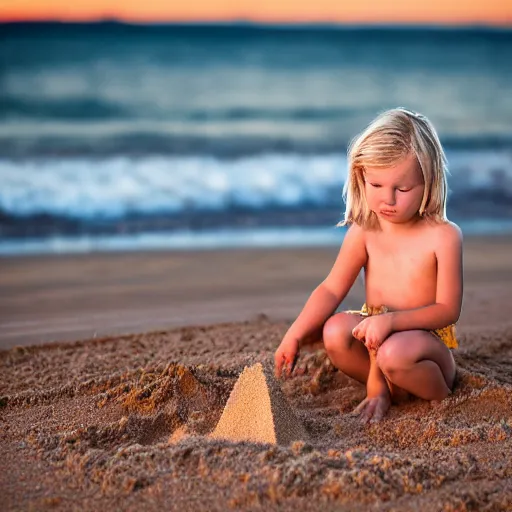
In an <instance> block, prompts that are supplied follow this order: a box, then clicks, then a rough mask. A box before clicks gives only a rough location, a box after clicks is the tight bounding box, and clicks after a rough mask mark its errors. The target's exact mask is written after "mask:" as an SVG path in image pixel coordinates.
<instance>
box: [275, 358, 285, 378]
mask: <svg viewBox="0 0 512 512" xmlns="http://www.w3.org/2000/svg"><path fill="white" fill-rule="evenodd" d="M283 364H284V356H283V355H281V356H279V357H277V358H276V371H275V374H276V378H277V379H279V377H281V372H282V369H283Z"/></svg>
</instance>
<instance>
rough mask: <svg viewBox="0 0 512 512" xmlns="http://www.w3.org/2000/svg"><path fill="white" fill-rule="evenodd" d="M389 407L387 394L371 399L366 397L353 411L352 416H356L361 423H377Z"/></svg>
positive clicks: (389, 402)
mask: <svg viewBox="0 0 512 512" xmlns="http://www.w3.org/2000/svg"><path fill="white" fill-rule="evenodd" d="M390 406H391V398H390V395H389V393H384V394H380V395H377V396H373V397H366V398H365V399H364V400H363V401H362V402H361V403H360V404H359V405H358V406H357V407H356V408H355V409H354V412H353V414H355V415H358V416H359V419H360V420H361V422H362V423H368V422H371V423H377V422H378V421H380V420H381V419H382V418H384V416H385V414H386V413H387V412H388V409H389V408H390Z"/></svg>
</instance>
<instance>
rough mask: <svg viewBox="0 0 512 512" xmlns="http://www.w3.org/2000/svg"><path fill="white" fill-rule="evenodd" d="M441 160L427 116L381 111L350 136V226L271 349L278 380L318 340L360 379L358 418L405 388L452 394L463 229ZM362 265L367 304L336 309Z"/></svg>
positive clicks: (435, 395)
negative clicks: (453, 217)
mask: <svg viewBox="0 0 512 512" xmlns="http://www.w3.org/2000/svg"><path fill="white" fill-rule="evenodd" d="M445 163H446V159H445V156H444V152H443V149H442V147H441V143H440V142H439V138H438V136H437V133H436V130H435V129H434V127H433V126H432V124H431V122H430V121H429V120H428V119H427V118H426V117H424V116H423V115H421V114H417V113H414V112H411V111H408V110H406V109H404V108H397V109H393V110H389V111H387V112H384V113H383V114H381V115H380V116H378V117H377V118H376V119H375V120H374V121H373V122H372V123H371V124H370V125H369V126H368V128H367V129H366V130H365V131H364V132H363V133H362V134H361V135H359V136H358V137H357V138H356V139H355V140H354V141H352V143H351V145H350V147H349V154H348V164H349V173H348V179H347V182H346V184H345V188H344V197H345V201H346V212H345V220H344V222H342V223H340V224H341V225H348V226H350V227H349V229H348V231H347V234H346V236H345V239H344V241H343V244H342V246H341V249H340V252H339V254H338V257H337V259H336V261H335V263H334V266H333V267H332V269H331V271H330V273H329V275H328V276H327V277H326V278H325V280H324V281H323V282H322V283H320V285H319V286H318V287H317V288H316V289H315V290H314V291H313V293H312V294H311V296H310V298H309V299H308V301H307V303H306V305H305V306H304V308H303V310H302V312H301V313H300V315H299V316H298V318H297V319H296V320H295V322H294V323H293V324H292V326H291V327H290V329H289V330H288V332H287V333H286V335H285V336H284V338H283V340H282V342H281V344H280V345H279V348H278V349H277V351H276V353H275V365H276V375H277V376H278V377H279V376H280V375H281V374H282V372H283V373H284V374H287V375H290V373H291V370H292V368H293V365H294V363H295V361H296V358H297V356H298V352H299V349H300V346H301V345H302V344H304V343H307V342H310V341H316V340H317V339H319V338H323V343H324V346H325V350H326V352H327V355H328V356H329V358H330V360H331V361H332V363H333V364H334V365H335V366H336V367H337V368H338V369H340V370H341V371H342V372H344V373H345V374H346V375H349V376H350V377H353V378H354V379H357V380H358V381H360V382H362V383H364V384H366V391H367V395H366V398H365V400H363V402H361V404H360V405H359V406H358V407H357V409H356V411H355V412H356V413H359V414H360V417H361V419H362V420H363V421H364V422H367V421H370V420H371V421H379V420H380V419H381V418H382V417H383V416H384V415H385V414H386V412H387V410H388V409H389V407H390V405H391V401H392V399H393V400H398V399H402V398H404V397H406V396H408V394H409V393H410V394H412V395H415V396H417V397H420V398H423V399H425V400H442V399H443V398H445V397H447V396H448V395H449V394H450V393H451V390H452V388H453V384H454V379H455V362H454V359H453V356H452V353H451V350H450V349H452V348H455V347H457V341H456V338H455V326H454V324H455V323H456V322H457V320H458V318H459V315H460V310H461V304H462V235H461V232H460V229H459V228H458V226H456V225H455V224H453V223H452V222H449V221H448V220H447V218H446V192H447V185H446V168H445ZM362 268H364V275H365V290H366V303H365V304H364V305H363V307H362V309H361V311H346V312H343V313H337V314H334V312H335V311H336V308H337V307H338V306H339V304H340V303H341V302H342V301H343V300H344V298H345V296H346V295H347V293H348V291H349V290H350V288H351V287H352V285H353V284H354V281H355V279H356V277H357V276H358V274H359V272H360V270H361V269H362Z"/></svg>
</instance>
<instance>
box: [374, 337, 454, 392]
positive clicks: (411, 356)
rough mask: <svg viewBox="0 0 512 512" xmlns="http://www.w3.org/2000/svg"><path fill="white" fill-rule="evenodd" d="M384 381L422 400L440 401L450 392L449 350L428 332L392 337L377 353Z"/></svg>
mask: <svg viewBox="0 0 512 512" xmlns="http://www.w3.org/2000/svg"><path fill="white" fill-rule="evenodd" d="M377 364H378V365H379V368H380V369H381V370H382V372H383V373H384V375H385V376H386V378H387V379H388V380H389V381H390V382H391V383H393V384H394V385H396V386H399V387H401V388H403V389H405V390H406V391H409V392H410V393H412V394H413V395H415V396H417V397H419V398H423V399H424V400H442V399H444V398H446V397H447V396H448V395H449V394H450V393H451V390H452V388H453V384H454V381H455V361H454V359H453V355H452V353H451V352H450V350H449V349H448V348H447V347H446V345H445V344H444V343H443V342H442V341H441V340H439V339H438V338H437V337H436V336H434V335H433V334H432V333H430V332H428V331H421V330H416V331H403V332H396V333H394V334H392V335H391V336H390V337H389V338H387V340H386V341H385V342H384V343H383V344H382V345H381V347H380V348H379V351H378V353H377Z"/></svg>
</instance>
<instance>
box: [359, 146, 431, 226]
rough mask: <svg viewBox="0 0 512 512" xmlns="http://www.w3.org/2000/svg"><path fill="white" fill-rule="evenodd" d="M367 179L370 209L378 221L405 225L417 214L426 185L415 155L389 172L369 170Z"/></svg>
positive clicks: (365, 176)
mask: <svg viewBox="0 0 512 512" xmlns="http://www.w3.org/2000/svg"><path fill="white" fill-rule="evenodd" d="M364 180H365V193H366V200H367V202H368V206H369V207H370V209H371V210H372V211H373V212H374V213H375V214H376V215H377V217H378V218H379V221H386V222H391V223H393V224H402V223H404V222H409V221H410V220H412V219H414V218H415V217H416V216H417V215H418V212H419V209H420V206H421V202H422V200H423V190H424V188H425V182H424V180H423V173H422V172H421V168H420V165H419V163H418V160H417V158H416V155H414V154H410V155H409V156H407V157H406V158H405V159H403V160H402V161H401V162H399V163H398V164H397V165H395V166H394V167H389V168H387V169H376V168H372V167H369V168H367V169H366V170H365V172H364Z"/></svg>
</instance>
